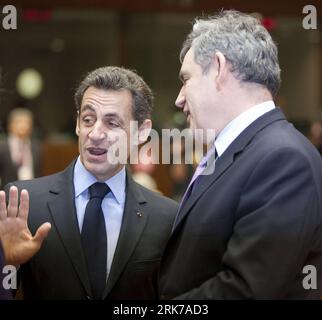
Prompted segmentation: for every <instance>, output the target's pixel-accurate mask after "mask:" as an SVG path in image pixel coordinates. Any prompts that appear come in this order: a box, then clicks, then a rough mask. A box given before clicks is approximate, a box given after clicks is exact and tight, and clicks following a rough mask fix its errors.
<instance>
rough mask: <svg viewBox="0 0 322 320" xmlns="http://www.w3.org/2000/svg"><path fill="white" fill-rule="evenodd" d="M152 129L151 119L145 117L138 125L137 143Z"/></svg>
mask: <svg viewBox="0 0 322 320" xmlns="http://www.w3.org/2000/svg"><path fill="white" fill-rule="evenodd" d="M151 129H152V121H151V120H150V119H145V120H144V121H143V123H142V124H141V125H140V128H139V132H138V136H139V141H138V142H139V144H141V143H144V142H145V141H146V140H147V139H148V136H149V134H150V132H151Z"/></svg>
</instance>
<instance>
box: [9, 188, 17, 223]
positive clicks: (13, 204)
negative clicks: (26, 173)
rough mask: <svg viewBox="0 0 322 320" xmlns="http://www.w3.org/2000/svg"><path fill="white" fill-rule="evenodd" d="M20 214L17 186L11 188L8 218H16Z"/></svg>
mask: <svg viewBox="0 0 322 320" xmlns="http://www.w3.org/2000/svg"><path fill="white" fill-rule="evenodd" d="M17 213H18V188H17V187H15V186H12V187H10V190H9V204H8V217H16V216H17Z"/></svg>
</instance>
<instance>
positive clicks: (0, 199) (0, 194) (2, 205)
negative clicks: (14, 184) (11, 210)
mask: <svg viewBox="0 0 322 320" xmlns="http://www.w3.org/2000/svg"><path fill="white" fill-rule="evenodd" d="M6 217H7V204H6V193H5V192H4V191H2V190H1V191H0V220H3V219H5V218H6Z"/></svg>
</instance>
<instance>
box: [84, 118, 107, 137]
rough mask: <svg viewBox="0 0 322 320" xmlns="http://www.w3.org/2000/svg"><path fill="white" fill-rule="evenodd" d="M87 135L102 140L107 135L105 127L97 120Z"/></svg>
mask: <svg viewBox="0 0 322 320" xmlns="http://www.w3.org/2000/svg"><path fill="white" fill-rule="evenodd" d="M88 136H89V138H90V139H91V140H94V141H99V140H103V139H105V138H106V137H107V133H106V128H105V127H104V126H103V124H102V123H101V122H100V121H97V122H96V123H95V125H94V126H93V128H92V130H91V131H90V133H89V134H88Z"/></svg>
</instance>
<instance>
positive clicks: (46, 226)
mask: <svg viewBox="0 0 322 320" xmlns="http://www.w3.org/2000/svg"><path fill="white" fill-rule="evenodd" d="M50 229H51V224H50V223H49V222H46V223H43V224H42V225H41V226H40V227H39V228H38V230H37V231H36V234H35V236H34V239H33V240H34V241H35V242H37V244H38V246H39V247H40V246H41V244H42V242H43V241H44V239H45V238H46V237H47V236H48V233H49V231H50Z"/></svg>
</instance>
